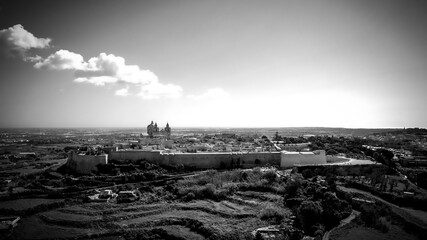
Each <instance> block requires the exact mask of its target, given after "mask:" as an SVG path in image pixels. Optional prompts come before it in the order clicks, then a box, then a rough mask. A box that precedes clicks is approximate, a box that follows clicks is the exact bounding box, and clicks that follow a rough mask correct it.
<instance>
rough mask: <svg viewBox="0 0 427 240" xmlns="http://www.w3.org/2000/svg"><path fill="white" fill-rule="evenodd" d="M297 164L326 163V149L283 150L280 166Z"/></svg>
mask: <svg viewBox="0 0 427 240" xmlns="http://www.w3.org/2000/svg"><path fill="white" fill-rule="evenodd" d="M295 164H303V165H304V164H326V154H325V151H324V150H318V151H314V152H287V151H282V152H281V162H280V167H285V168H286V167H293V166H294V165H295Z"/></svg>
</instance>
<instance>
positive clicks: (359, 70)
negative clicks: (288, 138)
mask: <svg viewBox="0 0 427 240" xmlns="http://www.w3.org/2000/svg"><path fill="white" fill-rule="evenodd" d="M426 13H427V2H426V1H414V0H405V1H403V0H402V1H395V0H377V1H371V0H355V1H346V0H342V1H328V0H325V1H315V0H313V1H308V0H304V1H301V0H295V1H286V0H279V1H270V0H266V1H260V0H256V1H254V0H245V1H237V0H228V1H225V0H224V1H219V0H218V1H184V0H171V1H164V0H157V1H141V0H140V1H131V0H127V1H118V0H117V1H111V0H102V1H94V0H86V1H68V0H67V1H64V0H51V1H45V0H38V1H21V0H13V1H12V0H0V116H1V117H0V127H146V126H147V125H148V124H149V123H150V122H151V121H155V122H157V123H158V124H159V125H160V127H164V126H165V125H166V123H167V122H169V124H170V125H171V127H172V128H173V127H347V128H403V127H427V111H426V103H427V94H426V90H427V14H426Z"/></svg>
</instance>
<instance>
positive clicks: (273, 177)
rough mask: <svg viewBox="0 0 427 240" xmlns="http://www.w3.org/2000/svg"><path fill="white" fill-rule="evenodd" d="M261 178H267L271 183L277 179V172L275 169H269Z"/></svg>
mask: <svg viewBox="0 0 427 240" xmlns="http://www.w3.org/2000/svg"><path fill="white" fill-rule="evenodd" d="M261 178H263V179H266V180H267V181H268V182H269V183H273V182H276V180H277V174H276V172H275V171H272V170H269V171H266V172H264V173H263V174H262V176H261Z"/></svg>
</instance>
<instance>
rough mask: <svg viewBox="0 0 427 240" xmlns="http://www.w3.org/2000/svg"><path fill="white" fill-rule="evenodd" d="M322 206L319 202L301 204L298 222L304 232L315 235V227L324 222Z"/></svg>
mask: <svg viewBox="0 0 427 240" xmlns="http://www.w3.org/2000/svg"><path fill="white" fill-rule="evenodd" d="M322 212H323V209H322V206H320V204H319V203H318V202H314V201H304V202H302V203H301V205H300V206H299V208H298V210H297V216H298V220H299V221H300V224H301V226H302V228H303V229H304V231H305V232H306V233H307V234H309V235H313V234H314V231H315V230H316V229H314V228H313V226H315V225H317V224H319V223H321V220H322Z"/></svg>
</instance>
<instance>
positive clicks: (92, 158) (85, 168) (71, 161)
mask: <svg viewBox="0 0 427 240" xmlns="http://www.w3.org/2000/svg"><path fill="white" fill-rule="evenodd" d="M107 163H108V155H106V154H104V155H80V154H76V153H75V152H74V151H70V152H69V153H68V160H67V163H66V165H67V167H69V168H71V169H73V170H74V171H76V172H77V173H81V174H89V173H91V172H92V171H97V170H98V169H97V167H96V166H97V165H98V164H107Z"/></svg>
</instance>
